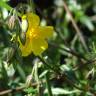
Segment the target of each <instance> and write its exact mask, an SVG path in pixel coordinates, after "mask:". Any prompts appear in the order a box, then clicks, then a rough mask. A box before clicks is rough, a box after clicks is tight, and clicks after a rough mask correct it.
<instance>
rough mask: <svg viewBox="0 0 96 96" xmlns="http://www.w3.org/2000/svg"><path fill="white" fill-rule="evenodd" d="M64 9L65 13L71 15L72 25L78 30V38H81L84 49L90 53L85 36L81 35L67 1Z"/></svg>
mask: <svg viewBox="0 0 96 96" xmlns="http://www.w3.org/2000/svg"><path fill="white" fill-rule="evenodd" d="M64 9H65V11H66V12H67V13H68V14H69V16H70V20H71V22H72V24H73V27H74V29H75V30H76V32H77V34H78V36H79V37H80V40H81V43H82V45H83V47H84V48H85V50H86V51H88V47H87V44H86V42H85V40H84V37H83V35H82V33H81V30H80V29H79V27H78V26H77V24H76V22H75V20H74V18H73V16H72V14H71V12H70V10H69V8H68V6H67V4H66V2H65V1H64Z"/></svg>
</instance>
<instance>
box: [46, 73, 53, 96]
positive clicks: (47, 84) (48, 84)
mask: <svg viewBox="0 0 96 96" xmlns="http://www.w3.org/2000/svg"><path fill="white" fill-rule="evenodd" d="M45 78H46V86H47V89H48V95H49V96H53V95H52V91H51V86H50V82H49V74H48V73H47V74H46V75H45Z"/></svg>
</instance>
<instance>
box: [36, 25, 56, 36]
mask: <svg viewBox="0 0 96 96" xmlns="http://www.w3.org/2000/svg"><path fill="white" fill-rule="evenodd" d="M38 30H39V33H40V35H41V37H43V38H49V37H52V35H53V31H54V29H53V27H52V26H44V27H39V28H38Z"/></svg>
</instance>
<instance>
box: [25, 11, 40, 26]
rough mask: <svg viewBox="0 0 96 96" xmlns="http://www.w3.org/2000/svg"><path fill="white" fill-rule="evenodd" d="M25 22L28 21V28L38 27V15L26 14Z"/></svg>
mask: <svg viewBox="0 0 96 96" xmlns="http://www.w3.org/2000/svg"><path fill="white" fill-rule="evenodd" d="M26 16H27V20H28V25H29V26H28V27H29V28H32V27H34V26H38V25H39V23H40V18H39V16H38V15H36V14H34V13H27V14H26Z"/></svg>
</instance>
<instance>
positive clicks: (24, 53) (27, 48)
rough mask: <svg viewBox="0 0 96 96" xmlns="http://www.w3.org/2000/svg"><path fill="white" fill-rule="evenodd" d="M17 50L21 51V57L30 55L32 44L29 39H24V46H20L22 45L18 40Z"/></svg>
mask: <svg viewBox="0 0 96 96" xmlns="http://www.w3.org/2000/svg"><path fill="white" fill-rule="evenodd" d="M19 44H20V45H19V48H20V50H21V53H22V56H28V55H30V54H31V53H32V42H31V40H30V39H29V38H26V43H25V45H22V43H21V42H20V40H19Z"/></svg>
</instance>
